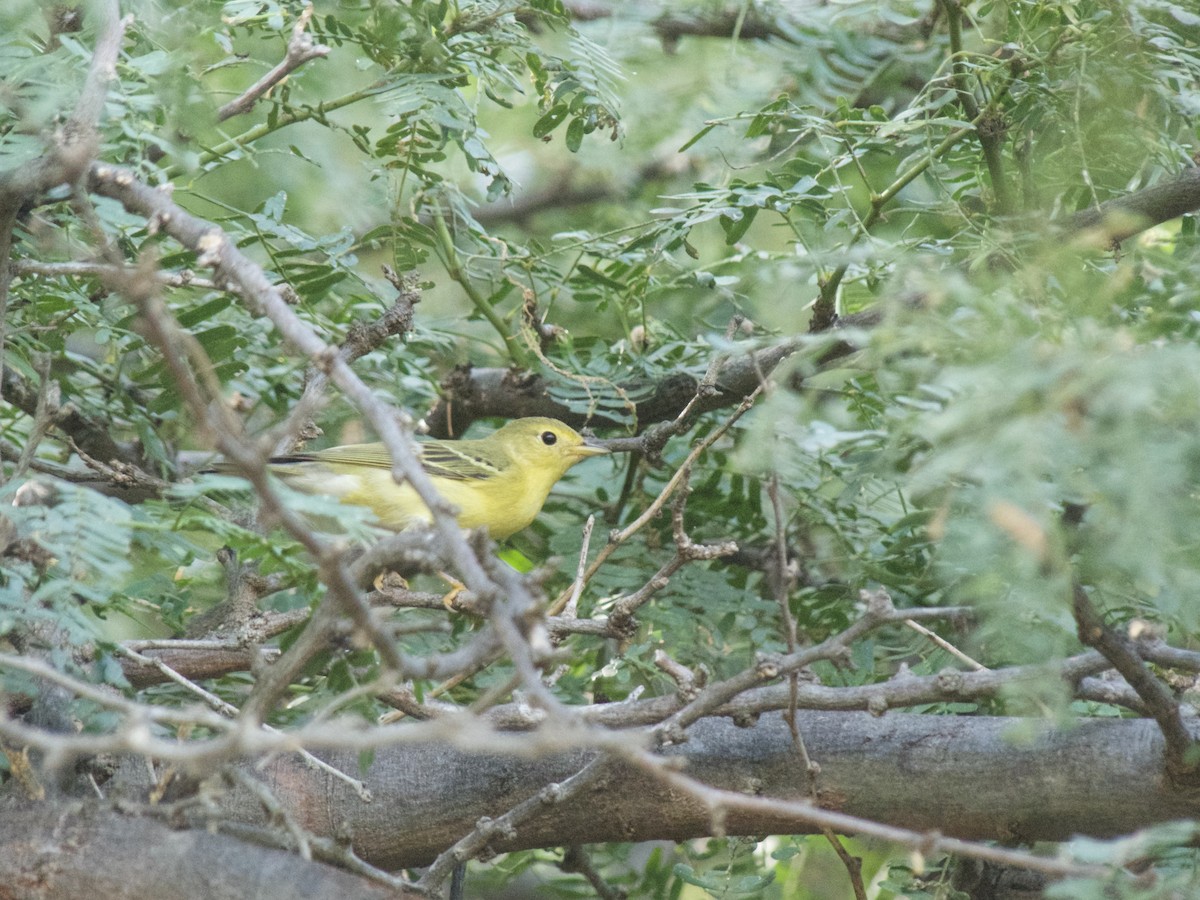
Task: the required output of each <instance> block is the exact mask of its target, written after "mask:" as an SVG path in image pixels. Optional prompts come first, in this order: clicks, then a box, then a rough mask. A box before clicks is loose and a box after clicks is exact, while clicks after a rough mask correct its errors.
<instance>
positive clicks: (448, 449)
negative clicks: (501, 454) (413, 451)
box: [271, 441, 500, 481]
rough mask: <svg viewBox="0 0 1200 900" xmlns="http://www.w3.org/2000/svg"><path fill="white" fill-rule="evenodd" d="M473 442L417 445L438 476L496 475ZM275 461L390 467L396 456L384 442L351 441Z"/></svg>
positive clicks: (423, 460) (469, 477) (468, 478)
mask: <svg viewBox="0 0 1200 900" xmlns="http://www.w3.org/2000/svg"><path fill="white" fill-rule="evenodd" d="M473 443H474V442H473V441H455V442H454V443H444V442H442V441H423V442H421V443H419V444H417V452H418V454H419V456H420V458H421V465H422V466H423V467H424V469H425V471H426V472H428V473H429V474H430V476H432V477H434V478H446V479H448V480H450V481H472V480H475V479H487V478H492V477H494V476H496V475H498V474H499V473H500V469H499V467H497V466H496V464H495V463H494V462H493V461H492V460H490V459H488V458H487V456H486V455H485V454H484V453H482V452H480V451H478V450H477V449H476V448H475V447H473V446H472V444H473ZM271 462H272V463H283V464H287V463H298V462H320V463H328V464H330V465H342V466H363V467H365V468H370V469H390V468H391V467H392V458H391V456H390V455H389V454H388V451H387V447H386V446H385V445H383V444H379V443H377V444H347V445H345V446H343V447H330V448H328V449H327V450H316V451H314V452H312V453H293V454H291V455H289V456H280V457H276V458H275V459H272V460H271Z"/></svg>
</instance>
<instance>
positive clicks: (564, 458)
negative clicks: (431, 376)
mask: <svg viewBox="0 0 1200 900" xmlns="http://www.w3.org/2000/svg"><path fill="white" fill-rule="evenodd" d="M417 450H418V452H419V454H420V460H421V465H422V466H423V467H424V468H425V471H426V472H428V473H429V477H430V478H431V479H432V481H433V486H434V487H435V488H437V491H438V493H439V494H441V495H442V498H443V499H445V500H446V501H448V502H449V503H451V504H452V505H453V506H455V507H456V508H457V509H458V513H457V515H456V517H455V518H456V519H457V520H458V524H459V525H461V526H462V527H463V528H486V529H487V530H488V533H489V534H490V535H491V536H492V538H493V539H495V540H498V541H502V540H504V539H505V538H507V537H509V536H510V535H513V534H516V533H517V532H518V531H520V530H521V529H522V528H525V527H526V526H528V525H529V524H530V523H531V522H532V521H533V520H534V518H536V516H537V514H538V513H539V512H541V509H542V504H543V503H545V502H546V497H547V496H548V495H549V494H550V489H551V488H552V487H554V485H555V483H556V482H557V481H558V480H559V479H560V478H562V477H563V475H565V474H566V471H567V469H569V468H571V466H573V465H575V464H576V463H578V462H582V461H583V460H585V459H587V458H588V457H589V456H599V455H601V454H604V453H608V452H609V451H608V450H607V448H605V447H602V446H600V445H598V444H595V443H592V442H591V441H590V439H588V438H584V437H583V436H581V435H580V434H579V433H578V432H576V431H575V430H574V429H573V428H571V427H570V426H569V425H566V424H564V423H563V422H560V421H558V419H547V418H542V417H530V418H526V419H516V420H514V421H512V422H509V423H508V424H506V425H505V426H503V427H502V428H499V429H497V430H496V431H494V432H492V433H491V434H490V435H488V436H487V437H484V438H478V439H474V440H460V441H434V440H427V441H420V442H418V444H417ZM391 470H392V460H391V457H390V456H389V455H388V451H387V448H386V447H385V446H384V445H383V444H348V445H346V446H344V447H331V448H329V449H328V450H314V451H312V452H310V453H293V454H291V455H289V456H279V457H275V458H273V459H272V460H271V472H272V473H273V474H275V475H278V476H279V477H280V478H281V479H283V481H284V482H286V483H287V484H289V485H291V486H292V487H294V488H296V489H297V490H300V491H304V492H305V493H309V494H326V495H328V496H331V497H336V498H337V499H338V500H340V501H341V502H342V503H352V504H357V505H360V506H367V507H370V509H371V510H372V511H373V512H374V513H375V515H376V516H377V517H378V518H379V521H380V522H381V523H382V524H383V525H384V526H386V527H387V528H392V529H395V530H396V531H401V530H403V529H405V528H407V527H408V526H409V525H412V524H414V523H416V522H429V521H430V518H431V517H430V514H429V509H428V507H426V505H425V504H424V503H423V502H422V501H421V498H420V497H418V496H417V492H416V491H415V490H413V488H412V485H409V484H397V483H396V482H395V480H393V478H392V471H391Z"/></svg>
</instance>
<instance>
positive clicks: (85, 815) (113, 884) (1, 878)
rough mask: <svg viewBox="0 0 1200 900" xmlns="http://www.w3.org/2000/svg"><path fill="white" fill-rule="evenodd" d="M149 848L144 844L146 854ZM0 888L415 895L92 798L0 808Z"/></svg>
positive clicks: (394, 899) (279, 898) (163, 897)
mask: <svg viewBox="0 0 1200 900" xmlns="http://www.w3.org/2000/svg"><path fill="white" fill-rule="evenodd" d="M150 848H153V851H152V852H151V851H150ZM0 885H3V887H0V894H4V896H11V897H34V896H37V897H97V898H100V897H102V898H104V900H144V898H146V897H154V898H156V900H195V898H197V897H204V898H205V900H243V898H246V897H255V898H257V900H296V898H300V897H339V898H345V900H376V898H377V900H417V897H418V895H417V894H415V893H412V892H404V891H401V892H397V891H395V890H394V889H393V888H390V887H385V886H383V885H381V884H378V883H374V882H371V881H368V880H367V879H365V878H362V877H359V876H356V875H351V874H348V873H346V872H342V871H339V870H338V869H335V868H333V867H332V866H328V865H324V864H322V863H318V862H312V861H306V860H304V859H302V858H301V857H300V856H299V855H297V854H295V853H291V852H287V851H283V850H274V849H270V848H266V847H261V846H259V845H257V844H252V843H249V842H247V841H243V840H238V839H237V838H233V837H228V836H225V835H220V834H212V833H210V832H208V831H207V830H205V829H203V828H198V829H193V830H190V831H180V830H176V829H172V828H170V827H168V826H167V825H166V824H165V823H164V822H161V821H158V820H157V819H150V818H138V817H136V816H130V815H121V814H120V813H117V812H115V811H112V810H111V809H105V808H104V807H103V806H102V805H100V804H95V803H93V804H73V805H71V806H70V807H67V808H64V807H62V806H60V805H57V804H44V805H39V806H25V807H17V806H15V805H13V804H11V803H9V804H6V807H5V808H4V810H3V814H0Z"/></svg>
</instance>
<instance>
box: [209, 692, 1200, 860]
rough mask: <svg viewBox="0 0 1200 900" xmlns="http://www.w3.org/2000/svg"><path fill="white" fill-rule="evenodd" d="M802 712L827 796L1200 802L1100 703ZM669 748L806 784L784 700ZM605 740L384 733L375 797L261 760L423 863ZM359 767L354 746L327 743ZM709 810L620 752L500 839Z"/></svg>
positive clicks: (1110, 804) (937, 801)
mask: <svg viewBox="0 0 1200 900" xmlns="http://www.w3.org/2000/svg"><path fill="white" fill-rule="evenodd" d="M797 718H798V724H799V727H800V731H801V734H802V735H803V737H804V741H805V744H806V746H807V748H808V752H809V754H810V756H811V757H812V758H813V759H814V760H815V761H816V762H817V763H818V764H819V765H820V773H819V775H818V776H817V781H816V795H817V797H818V799H819V803H820V805H821V806H822V807H823V808H826V809H830V810H836V811H839V812H843V813H848V814H851V815H855V816H860V817H863V818H867V819H871V820H874V821H877V822H882V823H887V824H890V825H894V826H900V827H904V828H908V829H913V830H917V831H926V830H929V831H934V830H936V831H939V832H941V833H942V834H946V835H953V836H955V837H959V838H971V839H988V840H1002V841H1060V840H1065V839H1067V838H1070V837H1071V836H1072V835H1075V834H1088V835H1092V836H1096V837H1106V836H1112V835H1118V834H1124V833H1128V832H1130V831H1133V830H1135V829H1138V828H1141V827H1144V826H1147V825H1150V824H1153V823H1155V822H1162V821H1167V820H1171V819H1176V818H1187V817H1196V816H1200V797H1197V796H1194V795H1191V794H1190V793H1187V792H1182V791H1178V790H1175V789H1173V787H1172V785H1171V784H1170V783H1169V782H1168V780H1167V779H1166V778H1165V776H1164V774H1163V741H1162V737H1161V734H1160V733H1159V731H1158V729H1157V728H1156V727H1155V725H1154V723H1153V722H1151V721H1148V720H1113V719H1088V720H1082V721H1079V722H1076V723H1073V724H1072V726H1071V727H1070V728H1066V729H1055V728H1054V727H1053V726H1052V725H1051V724H1049V723H1046V724H1044V725H1043V724H1040V723H1036V722H1032V723H1031V722H1030V721H1029V720H1022V719H1007V718H986V717H965V716H925V715H909V714H900V713H892V714H889V715H887V716H883V717H874V716H871V715H870V714H868V713H828V712H801V713H799V715H798V717H797ZM689 734H690V735H691V739H690V740H689V741H688V742H686V743H684V744H680V745H678V746H675V747H671V748H668V749H667V750H666V751H665V752H666V754H667V755H669V756H674V757H678V758H679V759H680V760H682V761H683V762H684V764H685V765H684V769H683V771H684V772H685V773H686V774H688V775H690V776H692V777H693V778H696V779H699V780H701V781H703V782H705V783H706V784H709V785H713V786H717V787H722V788H726V789H730V790H734V791H738V792H743V793H746V794H753V795H755V796H758V797H771V798H784V799H789V800H793V801H803V800H804V799H805V798H807V797H809V796H811V794H810V785H809V782H808V779H807V777H806V775H805V768H804V765H803V764H802V762H801V760H800V757H799V755H798V754H797V752H796V750H795V748H794V746H793V744H792V739H791V735H790V732H789V730H788V728H787V726H786V724H785V723H784V722H783V721H782V720H781V719H780V718H778V717H776V716H771V717H769V718H764V719H762V720H760V721H759V722H758V723H757V724H756V725H754V726H752V727H748V728H739V727H737V726H735V725H733V724H731V723H729V722H726V721H718V720H707V721H704V722H701V723H698V724H697V725H695V726H693V727H692V729H691V730H690V731H689ZM593 756H594V752H593V751H582V750H576V751H570V752H557V753H550V754H547V755H542V756H539V757H533V756H529V757H513V756H502V755H497V754H494V753H490V752H487V751H481V752H470V751H467V750H463V749H459V748H457V747H453V746H447V745H445V744H424V745H411V746H390V747H385V748H381V749H380V750H378V751H377V753H376V754H375V757H374V760H373V762H372V763H371V765H370V768H369V769H368V771H367V772H366V774H365V780H366V783H367V785H368V787H369V788H370V790H371V791H372V793H373V794H374V800H373V802H371V803H363V802H362V801H361V800H359V799H358V798H357V796H355V794H354V793H353V792H352V791H351V790H350V789H349V788H348V787H347V786H346V785H345V784H343V783H341V782H339V781H337V780H335V779H332V778H330V777H328V776H326V775H324V774H322V773H320V772H317V771H315V770H313V769H310V768H308V767H306V766H305V764H304V763H303V761H301V760H300V759H298V758H295V757H289V758H279V759H276V760H275V761H274V762H273V763H272V764H271V765H269V766H267V768H266V770H265V772H264V773H263V774H262V776H261V777H263V778H264V780H265V781H266V782H267V783H268V785H269V786H270V787H271V789H272V790H273V791H274V792H275V794H276V795H277V796H278V797H279V798H280V799H281V801H282V802H283V804H284V805H285V806H287V807H289V808H290V809H291V811H292V814H293V815H294V816H295V817H296V818H297V819H298V820H299V821H300V822H301V823H302V824H303V825H305V826H306V827H308V828H310V829H312V830H313V831H314V832H316V833H317V834H321V835H332V834H334V833H335V832H337V831H338V830H339V829H345V830H346V831H347V832H348V833H350V834H352V835H353V841H354V846H355V850H356V851H357V852H358V854H359V855H360V856H361V857H363V858H364V859H366V860H367V861H368V862H371V863H372V864H374V865H377V866H380V867H382V868H386V869H395V868H399V867H407V866H419V865H423V864H426V863H428V862H429V861H430V860H431V859H432V858H433V857H434V856H436V855H437V853H438V852H440V851H441V850H444V849H445V848H446V847H448V846H449V845H450V844H452V843H453V842H454V841H456V840H457V839H458V838H460V837H462V836H463V835H464V834H466V833H468V832H470V831H471V829H472V828H473V827H474V826H475V824H476V822H477V821H478V820H479V819H480V818H481V817H483V816H497V815H500V814H501V813H503V812H505V811H506V810H507V809H509V808H511V807H512V806H513V805H515V804H516V803H518V802H520V801H521V800H524V799H525V798H527V797H530V796H532V795H533V794H534V793H536V792H537V791H538V790H540V789H541V788H543V787H545V786H546V785H548V784H551V783H555V782H560V781H562V780H563V779H565V778H568V777H569V776H570V775H572V774H574V773H575V772H576V771H578V770H579V769H580V768H582V766H583V765H584V764H585V763H586V762H587V761H588V760H590V759H591V758H593ZM328 758H329V760H330V761H331V762H333V763H334V764H335V765H337V766H338V767H340V768H342V769H343V770H344V771H347V772H350V773H352V774H356V775H357V774H358V758H357V756H355V755H354V754H342V755H331V756H330V757H328ZM227 808H228V810H229V812H230V814H231V815H233V816H234V817H236V818H240V819H245V820H249V821H257V820H259V819H261V812H260V808H259V804H258V802H257V800H256V799H254V798H252V797H250V796H249V795H248V794H247V795H245V796H240V797H238V796H231V797H230V798H229V802H228V807H227ZM718 830H719V829H718V828H716V827H715V826H714V821H713V813H712V810H711V809H710V808H709V807H707V806H706V805H705V804H703V803H701V802H699V801H697V800H695V799H694V798H690V797H688V796H684V795H681V794H680V793H679V792H678V791H677V790H674V789H671V788H669V787H667V786H665V785H664V784H663V783H662V782H661V780H659V779H658V778H656V777H655V776H654V775H652V774H650V773H647V772H645V771H642V770H640V769H636V768H634V767H633V766H631V765H630V764H628V763H624V762H620V761H616V760H614V761H611V762H610V763H609V764H608V766H607V770H606V773H605V776H604V777H603V778H601V779H599V781H597V782H595V786H594V787H593V788H591V789H589V790H588V791H587V793H586V794H584V795H583V796H576V797H572V798H570V799H569V801H568V802H564V803H561V804H557V805H553V804H548V805H547V806H546V808H545V810H544V811H543V812H542V813H541V814H540V815H538V816H537V817H535V818H533V819H531V820H529V821H527V822H526V823H524V824H523V825H522V826H521V827H519V828H518V830H517V832H516V833H515V834H513V835H511V836H510V837H509V838H507V839H504V840H500V841H497V842H496V843H494V844H493V848H494V849H495V850H497V851H508V850H517V849H525V848H530V847H546V846H558V845H564V844H586V843H595V842H602V841H643V840H651V839H667V840H685V839H689V838H694V837H699V836H704V835H710V834H713V833H714V832H716V831H718ZM724 830H725V833H727V834H772V833H774V834H796V833H806V832H810V831H812V830H813V829H812V827H811V825H810V824H809V823H807V822H806V821H804V820H803V818H802V817H797V816H795V815H791V814H787V813H786V812H785V811H782V810H781V811H780V812H779V814H777V815H773V816H764V815H762V814H761V813H746V812H739V811H736V810H730V811H729V812H728V814H727V815H726V816H725V818H724Z"/></svg>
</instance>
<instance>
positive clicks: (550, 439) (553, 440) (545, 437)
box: [542, 431, 558, 447]
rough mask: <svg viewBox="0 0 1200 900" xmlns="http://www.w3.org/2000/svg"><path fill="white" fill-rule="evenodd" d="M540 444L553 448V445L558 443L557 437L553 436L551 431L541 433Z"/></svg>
mask: <svg viewBox="0 0 1200 900" xmlns="http://www.w3.org/2000/svg"><path fill="white" fill-rule="evenodd" d="M542 443H543V444H545V445H546V446H547V447H553V446H554V445H555V444H557V443H558V435H557V434H555V433H554V432H553V431H543V432H542Z"/></svg>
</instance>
